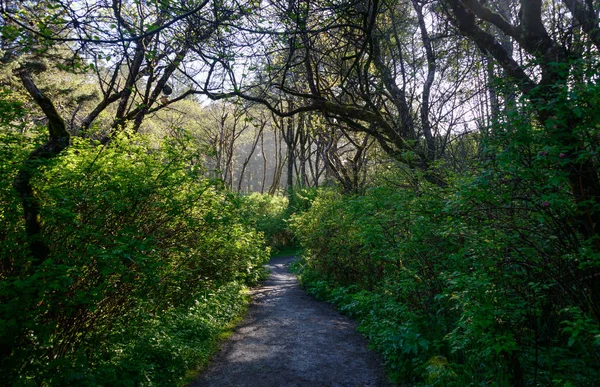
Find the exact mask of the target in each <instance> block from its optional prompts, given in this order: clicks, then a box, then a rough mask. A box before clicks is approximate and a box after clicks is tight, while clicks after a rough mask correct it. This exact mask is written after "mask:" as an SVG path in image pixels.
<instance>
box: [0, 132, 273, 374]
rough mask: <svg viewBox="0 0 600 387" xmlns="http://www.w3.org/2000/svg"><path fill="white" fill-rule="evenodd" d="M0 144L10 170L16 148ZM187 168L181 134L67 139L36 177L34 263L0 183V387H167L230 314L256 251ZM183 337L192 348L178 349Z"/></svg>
mask: <svg viewBox="0 0 600 387" xmlns="http://www.w3.org/2000/svg"><path fill="white" fill-rule="evenodd" d="M4 137H5V138H6V139H10V138H12V137H11V136H10V135H4ZM3 140H4V139H3ZM24 140H25V139H23V138H21V139H20V141H21V143H22V142H24ZM1 142H2V144H4V145H3V147H4V148H6V149H8V150H9V151H10V152H7V153H4V152H3V156H2V157H3V160H2V168H3V170H2V171H3V173H6V175H8V176H9V177H10V176H11V175H13V176H14V168H17V167H18V165H19V157H21V158H22V157H23V153H24V152H23V151H22V150H20V149H21V148H22V144H18V143H16V142H10V141H6V142H5V141H1ZM5 155H6V156H5ZM194 162H195V155H194V152H193V149H192V148H191V145H190V143H181V141H180V142H178V143H175V142H173V143H170V142H168V141H165V142H164V143H163V144H161V147H160V148H159V149H152V148H150V146H149V142H148V141H147V140H146V139H145V138H143V137H141V136H137V135H132V134H129V135H127V136H126V135H123V136H121V137H119V138H117V139H115V141H113V142H112V143H111V144H110V145H108V146H99V145H96V144H90V143H89V142H88V140H83V139H75V140H74V143H73V145H72V146H71V147H69V148H68V149H67V150H66V151H64V152H63V153H61V155H60V157H58V158H57V159H54V160H52V161H51V162H47V163H46V164H45V165H43V168H41V170H40V172H39V173H37V174H36V176H35V179H34V187H35V190H36V195H37V196H38V197H39V198H40V203H41V212H40V218H41V220H42V222H43V232H44V234H43V238H44V240H45V241H46V243H47V244H48V245H49V247H50V249H51V254H50V256H49V257H48V258H47V259H46V260H44V261H43V262H38V261H35V260H33V259H31V258H30V257H29V255H28V251H27V249H26V246H27V243H26V240H25V236H24V235H23V234H24V233H23V230H22V229H23V227H22V225H21V220H20V218H19V216H18V215H17V214H18V213H19V204H18V201H17V198H15V195H14V193H13V192H12V190H11V189H10V188H9V187H8V185H6V186H4V185H3V186H2V187H0V188H1V189H0V193H1V195H2V197H1V198H0V203H1V204H2V215H1V219H2V221H3V223H4V225H5V227H4V230H6V233H5V234H2V235H0V243H1V245H2V250H1V251H0V259H1V262H2V266H1V273H0V279H1V284H0V300H1V307H0V326H1V327H2V328H3V329H2V330H1V333H0V336H1V337H0V343H1V344H2V347H1V354H0V356H1V357H0V362H1V366H2V369H3V373H2V376H0V378H1V380H2V382H3V384H6V385H26V384H44V385H64V384H69V385H77V384H79V385H94V384H99V385H103V384H105V383H107V381H114V382H115V384H119V385H173V384H174V383H175V382H176V381H177V380H179V379H180V378H181V377H182V376H183V374H184V373H185V371H186V369H189V368H191V367H193V364H192V362H193V361H194V359H200V358H202V357H203V356H206V353H207V352H206V351H204V350H203V349H202V348H206V345H202V344H201V343H200V342H199V341H198V340H200V341H204V342H206V343H211V342H213V341H214V338H215V335H217V336H218V333H219V332H220V329H218V328H217V327H218V326H219V325H223V326H224V325H226V323H227V322H228V321H231V320H232V319H234V318H235V317H236V316H237V315H238V314H239V312H240V310H241V309H240V308H241V306H242V305H243V302H242V298H240V297H241V296H240V294H241V292H242V291H243V285H244V284H251V283H254V282H256V280H257V279H258V278H259V276H260V275H261V270H260V268H261V266H262V263H264V262H265V260H266V259H267V258H268V249H266V248H264V244H263V239H262V236H261V235H260V233H258V232H257V231H255V230H253V229H252V228H250V227H249V226H248V225H247V224H246V223H245V221H244V220H243V219H241V217H240V216H241V213H242V209H241V208H240V205H241V203H240V202H239V201H238V200H236V199H235V196H233V195H232V194H230V193H228V192H225V191H223V190H221V189H219V188H218V186H216V185H214V184H212V183H211V182H210V181H208V180H206V179H203V178H202V177H201V175H202V171H201V170H200V169H199V168H197V167H196V166H195V163H194ZM9 180H10V178H9ZM3 184H5V183H4V179H3ZM196 322H198V324H199V325H198V326H195V324H196ZM203 327H204V328H203ZM203 329H204V330H205V332H204V333H202V330H203ZM182 335H183V336H182ZM184 336H185V337H184ZM192 336H194V337H197V338H196V339H194V340H193V342H194V347H197V348H198V349H193V348H192V347H191V346H189V345H184V344H185V341H186V340H188V339H190V338H191V337H192ZM190 345H192V342H190ZM202 351H204V352H202ZM201 352H202V353H204V355H202V353H201ZM109 384H111V383H109Z"/></svg>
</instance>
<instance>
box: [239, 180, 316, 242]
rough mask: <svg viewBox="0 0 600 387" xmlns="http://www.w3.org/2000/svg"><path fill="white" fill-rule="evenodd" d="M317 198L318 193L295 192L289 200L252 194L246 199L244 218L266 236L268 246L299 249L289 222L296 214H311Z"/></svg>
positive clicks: (244, 199)
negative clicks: (313, 203) (305, 212)
mask: <svg viewBox="0 0 600 387" xmlns="http://www.w3.org/2000/svg"><path fill="white" fill-rule="evenodd" d="M316 195H317V190H316V189H312V188H301V189H296V190H294V191H293V192H292V193H291V195H290V198H291V199H289V198H288V197H285V196H278V195H274V196H273V195H267V194H262V195H261V194H259V193H256V192H255V193H252V194H250V195H248V196H244V197H243V208H244V209H245V212H244V214H243V216H242V217H243V218H244V219H247V220H248V222H249V224H251V225H252V226H253V227H255V228H256V229H257V230H258V231H260V232H262V233H264V236H265V239H266V241H267V245H268V246H270V247H271V248H272V249H274V250H275V251H276V252H277V251H282V250H284V249H290V248H291V249H293V248H294V247H295V246H297V241H296V239H295V238H294V235H293V233H292V231H291V230H290V229H289V226H288V222H289V219H290V217H291V216H292V215H293V214H299V213H302V212H304V211H307V210H308V209H309V208H310V207H311V205H312V202H313V200H314V199H315V197H316Z"/></svg>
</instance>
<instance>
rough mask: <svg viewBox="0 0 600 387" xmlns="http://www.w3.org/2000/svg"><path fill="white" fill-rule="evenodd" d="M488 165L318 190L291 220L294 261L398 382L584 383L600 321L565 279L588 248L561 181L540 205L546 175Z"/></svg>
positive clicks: (594, 364)
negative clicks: (455, 180)
mask: <svg viewBox="0 0 600 387" xmlns="http://www.w3.org/2000/svg"><path fill="white" fill-rule="evenodd" d="M512 140H513V141H514V137H513V139H512ZM533 158H534V159H535V158H536V156H535V153H534V156H533ZM497 162H498V163H499V164H498V165H496V167H495V168H491V166H490V167H488V169H487V171H486V173H484V174H482V175H480V176H479V177H477V178H475V179H473V180H471V181H465V182H462V183H459V184H457V185H456V186H453V187H449V188H448V189H446V190H441V189H439V188H430V187H429V188H428V187H422V189H421V190H420V191H418V192H415V191H409V190H407V189H402V188H394V187H386V186H382V187H376V188H372V189H370V190H368V191H367V193H366V194H365V195H363V196H344V195H341V194H339V193H336V192H334V191H323V192H321V193H320V195H319V196H318V198H317V199H316V200H315V202H314V203H313V206H312V208H311V209H310V210H309V211H307V212H305V213H303V214H300V215H296V216H295V217H294V218H293V228H294V230H295V232H296V235H297V238H299V240H300V241H301V243H302V246H303V247H304V248H305V252H306V253H305V256H304V257H303V259H302V261H300V262H299V263H297V264H296V265H295V269H296V271H298V272H299V273H300V276H301V280H302V282H303V284H304V285H305V286H306V287H307V289H309V291H310V292H312V293H313V294H315V295H317V296H318V297H320V298H322V299H326V300H328V301H331V302H334V303H335V304H336V305H338V307H339V308H340V310H341V311H343V312H344V313H347V314H349V315H351V316H352V317H354V318H356V319H357V320H358V321H359V323H360V326H359V330H360V331H361V332H363V333H364V334H365V335H366V336H367V337H368V338H369V340H370V343H371V345H372V346H373V347H374V348H375V349H376V350H377V351H378V352H380V353H382V354H383V355H384V358H385V360H386V362H387V364H388V367H389V369H390V375H391V376H392V377H393V378H394V379H395V380H397V381H402V382H409V383H414V384H422V385H443V386H446V385H456V386H462V385H470V384H481V383H486V384H489V383H494V384H496V385H514V384H526V385H535V384H543V385H548V384H553V383H558V384H565V385H568V384H571V385H591V384H593V382H594V381H595V380H598V379H599V378H600V366H599V365H600V336H599V335H598V333H599V332H600V324H599V323H598V319H597V317H595V316H594V314H593V310H594V309H593V308H594V306H593V305H590V302H591V300H590V299H589V298H585V297H584V292H585V291H586V289H587V287H586V284H585V282H583V281H581V280H578V279H577V278H578V277H577V276H578V273H579V270H580V269H579V268H580V267H581V264H582V263H583V262H585V264H586V265H593V264H594V263H593V262H597V261H594V260H595V259H596V257H595V255H594V254H592V253H591V252H590V250H589V249H588V248H587V247H586V244H585V243H582V242H578V240H577V239H575V238H578V236H577V234H576V233H573V232H571V233H568V227H565V223H564V220H565V219H569V218H570V216H571V215H570V211H571V206H570V205H569V200H568V196H567V194H566V193H565V190H563V191H561V190H560V189H555V191H554V196H553V197H554V199H553V200H555V202H553V203H552V204H551V205H550V206H546V205H545V204H544V198H545V196H544V195H545V194H544V193H542V192H538V191H537V188H536V187H539V186H540V185H537V184H541V181H543V180H544V179H546V178H548V176H540V172H539V171H538V174H537V175H536V176H534V175H535V174H534V173H533V172H530V171H529V170H527V169H526V168H523V169H524V170H523V171H520V170H519V168H520V167H519V165H527V164H526V163H525V162H523V163H519V162H515V163H514V164H508V165H502V164H501V163H500V162H501V160H498V161H497ZM509 166H510V168H512V172H511V173H513V175H512V176H511V175H510V174H507V172H506V170H505V168H508V167H509ZM525 173H531V176H530V177H528V178H527V179H528V180H524V179H523V180H522V183H520V180H519V179H518V178H519V175H523V174H525ZM545 173H547V174H548V175H553V174H555V173H556V174H560V172H556V171H552V170H548V169H546V170H545ZM513 178H514V179H515V180H512V179H513ZM536 179H537V180H536ZM534 182H535V183H537V184H534ZM541 187H543V185H541ZM558 203H562V204H558ZM549 207H550V208H549ZM581 335H583V336H581Z"/></svg>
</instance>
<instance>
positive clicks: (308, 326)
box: [190, 257, 389, 387]
mask: <svg viewBox="0 0 600 387" xmlns="http://www.w3.org/2000/svg"><path fill="white" fill-rule="evenodd" d="M292 260H293V257H278V258H274V259H273V260H271V262H270V263H269V265H268V267H269V269H271V275H270V277H269V279H268V280H267V281H266V282H265V283H264V284H263V286H261V287H259V288H257V289H255V290H254V291H253V292H252V293H253V294H252V298H253V302H252V304H251V305H250V308H249V310H248V314H247V316H246V318H245V320H244V321H243V323H242V324H241V325H240V326H239V327H238V328H237V329H236V331H235V332H234V334H233V335H232V336H231V338H230V339H229V340H228V341H226V342H225V343H224V344H223V345H222V348H221V350H220V351H219V352H218V353H217V354H216V355H215V357H214V358H213V362H212V363H211V365H210V366H209V367H208V368H207V369H206V370H205V371H204V372H203V373H202V374H201V375H200V376H199V378H198V379H197V380H196V381H194V382H193V383H192V384H190V387H200V386H231V387H234V386H265V387H267V386H332V387H333V386H388V385H389V384H388V382H387V378H386V376H385V372H384V368H383V366H382V365H381V361H380V359H379V358H378V357H377V356H376V355H375V354H374V353H372V352H371V351H369V350H368V349H367V342H366V340H365V339H364V338H363V337H362V336H361V335H360V334H359V333H358V332H356V331H355V328H356V324H355V323H354V322H353V321H352V320H350V319H349V318H347V317H345V316H343V315H341V314H339V313H338V312H337V311H336V310H335V309H334V308H333V307H332V306H331V305H329V304H327V303H324V302H319V301H317V300H315V299H314V298H313V297H311V296H309V295H307V294H306V293H305V292H304V291H303V290H302V289H301V288H300V287H299V285H298V281H297V279H296V277H295V276H294V275H293V274H291V273H289V272H288V266H289V264H290V262H291V261H292Z"/></svg>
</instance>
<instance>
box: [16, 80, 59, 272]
mask: <svg viewBox="0 0 600 387" xmlns="http://www.w3.org/2000/svg"><path fill="white" fill-rule="evenodd" d="M17 75H18V76H19V78H20V79H21V82H22V83H23V86H24V87H25V89H26V90H27V92H28V93H29V95H30V96H31V97H32V98H33V100H34V101H35V103H36V104H37V105H38V106H39V107H40V108H41V109H42V111H43V112H44V115H45V116H46V118H47V119H48V134H49V136H48V141H47V142H46V143H45V144H43V145H41V146H40V147H38V148H37V149H35V150H34V151H33V152H32V153H31V154H30V155H29V157H28V158H27V160H25V162H24V163H23V165H22V166H21V168H20V169H19V172H18V173H17V176H16V178H15V180H14V184H13V185H14V188H15V190H16V191H17V193H18V194H19V197H20V198H21V203H22V205H23V217H24V219H25V232H26V234H27V238H28V239H29V248H30V251H31V255H32V256H33V258H35V259H36V260H37V261H38V262H40V261H43V260H44V259H46V258H47V257H48V255H49V254H50V248H49V247H48V245H47V244H46V243H45V242H44V240H43V238H42V235H41V234H42V224H41V221H40V202H39V200H38V198H37V197H36V196H35V193H34V191H33V187H32V185H31V179H32V178H33V176H34V174H35V172H36V170H37V169H38V168H39V166H40V163H39V161H40V160H48V159H51V158H54V157H56V156H57V155H58V154H59V153H60V152H61V151H62V150H64V149H65V148H67V147H68V146H69V138H70V136H69V133H68V132H67V129H66V125H65V122H64V120H63V119H62V117H61V116H60V114H59V113H58V111H57V110H56V107H55V106H54V104H53V103H52V101H51V100H50V99H49V98H48V97H47V96H46V95H44V94H43V93H42V92H41V91H40V90H39V89H38V88H37V86H36V84H35V82H34V81H33V79H32V77H31V74H30V73H29V72H28V71H27V70H26V69H25V68H21V69H19V70H17Z"/></svg>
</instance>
